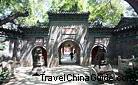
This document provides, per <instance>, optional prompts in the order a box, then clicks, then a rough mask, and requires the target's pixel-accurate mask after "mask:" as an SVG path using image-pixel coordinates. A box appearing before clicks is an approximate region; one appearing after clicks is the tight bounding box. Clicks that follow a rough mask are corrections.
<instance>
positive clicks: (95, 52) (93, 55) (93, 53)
mask: <svg viewBox="0 0 138 85" xmlns="http://www.w3.org/2000/svg"><path fill="white" fill-rule="evenodd" d="M99 50H101V51H102V52H103V53H104V54H106V48H105V47H104V46H103V45H95V46H94V47H93V48H92V50H91V64H95V63H96V62H97V61H96V59H97V55H98V51H99ZM101 57H103V56H101ZM99 58H100V57H99ZM101 59H103V60H105V57H103V58H101Z"/></svg>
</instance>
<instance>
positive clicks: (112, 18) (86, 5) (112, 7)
mask: <svg viewBox="0 0 138 85" xmlns="http://www.w3.org/2000/svg"><path fill="white" fill-rule="evenodd" d="M46 4H49V7H48V5H46ZM47 8H48V10H46V9H47ZM25 10H28V11H29V16H28V17H26V18H24V17H23V18H18V19H16V23H17V24H25V25H38V22H44V24H46V22H48V16H47V11H61V12H63V11H68V12H84V11H89V12H90V17H89V20H90V21H95V20H96V18H97V17H98V18H100V20H101V21H102V22H103V23H105V24H106V25H116V24H117V23H118V21H119V19H120V17H121V16H120V15H121V14H122V11H123V8H122V7H121V4H120V0H0V15H1V16H4V15H6V13H7V12H17V11H21V12H23V11H25Z"/></svg>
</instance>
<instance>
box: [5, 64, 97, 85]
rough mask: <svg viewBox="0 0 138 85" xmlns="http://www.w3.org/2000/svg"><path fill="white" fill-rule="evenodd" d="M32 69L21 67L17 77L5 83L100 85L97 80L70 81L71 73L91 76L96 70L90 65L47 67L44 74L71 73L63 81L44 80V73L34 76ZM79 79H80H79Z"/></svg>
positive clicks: (17, 84)
mask: <svg viewBox="0 0 138 85" xmlns="http://www.w3.org/2000/svg"><path fill="white" fill-rule="evenodd" d="M31 70H32V68H31V67H19V68H17V69H16V70H15V78H14V79H11V80H10V81H9V82H8V83H6V84H5V85H70V84H72V85H98V83H97V81H83V80H81V81H68V80H70V79H71V77H72V76H71V75H73V74H74V75H76V76H90V75H91V73H94V71H93V70H92V69H91V68H89V67H81V66H74V65H68V66H59V67H54V68H45V71H46V72H45V75H44V76H64V75H68V74H69V76H70V77H69V79H68V80H67V79H66V78H65V80H63V81H61V80H59V79H57V80H56V79H55V80H54V78H53V79H52V81H48V79H46V81H45V80H43V81H42V75H40V76H32V74H31V73H30V72H31ZM78 80H79V79H78Z"/></svg>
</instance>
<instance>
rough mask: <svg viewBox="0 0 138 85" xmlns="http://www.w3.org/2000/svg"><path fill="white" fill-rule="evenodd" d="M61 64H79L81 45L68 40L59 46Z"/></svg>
mask: <svg viewBox="0 0 138 85" xmlns="http://www.w3.org/2000/svg"><path fill="white" fill-rule="evenodd" d="M58 53H59V64H79V63H80V47H79V45H78V44H77V43H76V42H75V41H71V40H67V41H65V42H63V43H61V45H60V46H59V48H58Z"/></svg>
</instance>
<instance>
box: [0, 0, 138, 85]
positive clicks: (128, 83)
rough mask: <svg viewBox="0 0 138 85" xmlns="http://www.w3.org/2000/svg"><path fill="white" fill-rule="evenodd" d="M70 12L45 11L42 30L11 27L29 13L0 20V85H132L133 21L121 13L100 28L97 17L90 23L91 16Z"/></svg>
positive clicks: (135, 74) (137, 73)
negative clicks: (114, 22)
mask: <svg viewBox="0 0 138 85" xmlns="http://www.w3.org/2000/svg"><path fill="white" fill-rule="evenodd" d="M125 1H126V2H128V4H130V3H131V4H130V5H131V6H132V8H133V9H134V10H135V12H136V14H137V13H138V9H137V8H136V7H137V6H136V7H135V4H134V3H132V2H129V1H128V0H125ZM132 1H133V0H132ZM109 2H110V0H109ZM136 2H137V1H136ZM45 3H46V2H45ZM54 3H56V2H54ZM70 3H71V2H70ZM75 3H76V2H75ZM78 3H79V2H78ZM89 3H90V2H89ZM96 3H98V4H99V3H103V2H102V1H100V2H96ZM41 4H42V3H41ZM133 5H134V6H133ZM137 5H138V3H137ZM97 6H98V5H97ZM72 7H73V8H74V10H75V8H76V10H77V7H76V4H75V5H73V6H72ZM54 8H56V7H54ZM63 8H64V7H63ZM97 9H98V8H97ZM74 10H73V11H65V10H61V11H47V12H46V13H47V16H46V17H48V23H46V24H44V25H43V24H42V23H41V22H39V20H38V21H37V24H38V25H36V24H35V25H31V26H29V25H21V24H16V23H15V22H14V20H16V18H18V17H22V18H23V19H26V18H30V17H29V16H30V15H29V14H30V13H31V12H30V11H29V12H30V13H29V12H28V11H26V12H24V13H18V12H17V14H13V15H9V16H7V17H6V18H4V19H1V18H0V84H2V85H70V84H73V85H137V84H138V83H137V81H138V17H137V16H136V15H135V14H133V15H135V16H133V17H127V16H124V15H123V14H121V15H120V20H119V22H118V23H117V25H115V26H112V25H111V24H110V26H106V25H105V23H103V22H102V20H100V18H98V17H96V18H95V20H94V21H90V18H91V14H92V13H91V11H86V12H85V11H79V12H78V11H74ZM91 10H92V9H91ZM100 10H101V9H100ZM118 10H119V9H118ZM36 13H38V15H39V12H37V11H36ZM99 13H100V12H99ZM99 16H101V15H99ZM19 19H20V18H19ZM35 19H36V18H34V19H32V21H33V20H35ZM20 20H21V19H20ZM112 21H114V20H112ZM7 23H8V24H10V25H8V24H7ZM22 23H23V21H22ZM29 23H31V21H30V22H29ZM106 23H109V22H108V21H106ZM8 26H9V27H8ZM16 26H17V27H16ZM10 28H11V29H10Z"/></svg>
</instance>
